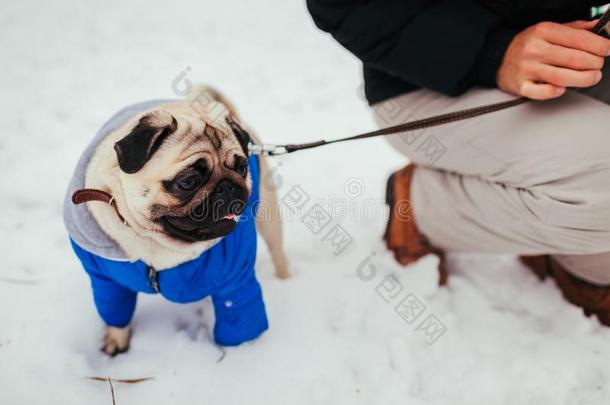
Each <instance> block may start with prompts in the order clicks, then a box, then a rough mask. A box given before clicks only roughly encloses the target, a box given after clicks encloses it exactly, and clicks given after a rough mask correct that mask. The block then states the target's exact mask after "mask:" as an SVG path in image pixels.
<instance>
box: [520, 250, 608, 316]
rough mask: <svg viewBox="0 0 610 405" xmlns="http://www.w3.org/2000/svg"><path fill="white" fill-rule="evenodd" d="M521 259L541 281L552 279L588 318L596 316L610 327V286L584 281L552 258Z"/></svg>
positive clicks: (526, 257)
mask: <svg viewBox="0 0 610 405" xmlns="http://www.w3.org/2000/svg"><path fill="white" fill-rule="evenodd" d="M520 259H521V262H522V263H523V264H525V265H526V266H527V267H529V268H530V269H532V270H533V271H534V272H535V273H536V274H537V275H538V277H540V278H541V279H544V278H545V277H546V276H550V277H552V278H553V279H554V280H555V284H557V287H559V289H560V290H561V292H562V294H563V297H564V298H565V299H566V300H567V301H569V302H571V303H572V304H574V305H576V306H579V307H581V308H582V309H583V312H584V313H585V315H586V316H591V315H595V316H597V318H598V319H599V321H600V322H601V323H602V324H604V325H606V326H610V286H605V287H602V286H598V285H595V284H591V283H589V282H587V281H585V280H582V279H580V278H578V277H576V276H574V275H573V274H571V273H569V272H568V271H567V270H566V269H564V268H563V267H562V266H561V265H560V264H559V263H557V261H555V260H554V259H553V258H552V257H550V256H522V257H521V258H520Z"/></svg>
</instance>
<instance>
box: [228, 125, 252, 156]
mask: <svg viewBox="0 0 610 405" xmlns="http://www.w3.org/2000/svg"><path fill="white" fill-rule="evenodd" d="M227 123H228V124H229V126H230V127H231V130H232V131H233V134H234V135H235V137H236V138H237V141H238V142H239V144H240V145H241V148H242V149H243V150H244V153H245V154H246V156H248V144H249V143H250V134H249V133H247V132H246V130H245V129H243V128H242V127H241V126H240V125H239V124H238V123H237V122H236V121H234V120H233V119H232V118H231V117H228V118H227Z"/></svg>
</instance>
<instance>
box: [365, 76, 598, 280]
mask: <svg viewBox="0 0 610 405" xmlns="http://www.w3.org/2000/svg"><path fill="white" fill-rule="evenodd" d="M607 82H608V84H605V86H604V85H598V86H597V87H596V88H594V89H590V90H589V91H587V92H586V93H587V94H580V93H576V92H568V93H567V94H566V95H565V96H563V97H562V98H560V99H558V100H552V101H545V102H531V103H528V104H525V105H522V106H519V107H514V108H512V109H509V110H505V111H501V112H497V113H493V114H490V115H486V116H483V117H479V118H473V119H470V120H466V121H462V122H459V123H454V124H449V125H444V126H441V127H436V128H430V129H426V130H423V131H416V132H409V133H403V134H399V135H394V136H391V137H389V138H388V140H389V142H390V143H391V144H392V145H393V146H394V147H395V148H396V149H398V151H400V152H401V153H402V154H404V155H405V156H407V157H408V158H409V160H410V161H412V162H414V163H417V164H418V168H417V169H416V171H415V174H414V177H413V182H412V188H411V196H412V201H411V203H412V206H413V212H414V216H415V221H416V223H417V224H418V226H419V228H420V230H421V231H422V232H423V233H424V234H425V235H426V236H427V237H428V238H429V239H430V241H431V242H432V244H434V245H436V246H437V247H439V248H442V249H445V250H448V251H472V252H497V253H514V254H521V255H525V254H547V253H548V254H553V255H554V256H555V257H556V258H557V260H558V261H559V262H560V263H562V264H563V265H564V266H565V267H566V268H567V269H568V270H569V271H571V272H572V273H574V274H576V275H578V276H579V277H581V278H584V279H586V280H588V281H590V282H592V283H596V284H601V285H607V284H610V253H607V252H610V106H608V105H607V104H605V103H604V102H602V101H599V100H603V99H604V98H605V97H606V98H607V97H608V96H610V75H609V79H607ZM606 90H607V91H606ZM512 97H513V96H510V95H507V94H505V93H503V92H501V91H499V90H489V89H485V90H483V89H476V90H471V91H469V92H468V93H466V94H465V95H463V96H461V97H458V98H451V97H446V96H443V95H440V94H438V93H435V92H432V91H428V90H419V91H415V92H412V93H408V94H405V95H402V96H399V97H396V98H393V99H390V100H386V101H384V102H382V103H379V104H377V105H375V106H374V107H373V108H374V111H375V117H376V120H377V123H378V125H379V126H381V127H383V126H389V125H394V124H398V123H401V122H405V121H409V120H412V119H418V118H424V117H428V116H432V115H437V114H442V113H446V112H450V111H456V110H460V109H464V108H470V107H474V106H479V105H485V104H489V103H493V102H498V101H503V100H507V99H510V98H512ZM594 97H595V98H594Z"/></svg>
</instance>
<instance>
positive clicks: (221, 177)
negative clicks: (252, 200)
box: [114, 108, 251, 243]
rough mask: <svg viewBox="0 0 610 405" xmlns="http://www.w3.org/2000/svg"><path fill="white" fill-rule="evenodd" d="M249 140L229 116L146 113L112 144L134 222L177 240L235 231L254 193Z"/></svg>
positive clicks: (157, 235) (196, 239) (158, 235)
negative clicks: (207, 117)
mask: <svg viewBox="0 0 610 405" xmlns="http://www.w3.org/2000/svg"><path fill="white" fill-rule="evenodd" d="M248 141H249V136H248V134H247V133H246V132H245V131H244V130H243V129H242V128H241V127H240V126H239V125H238V124H237V123H236V122H235V121H234V120H233V119H232V118H230V117H229V116H228V115H226V116H225V117H224V118H223V119H222V120H218V119H217V120H214V121H213V122H210V121H207V120H206V119H204V118H202V117H201V116H198V115H194V114H188V113H184V114H182V113H181V111H180V110H179V109H175V110H172V109H167V108H166V109H160V110H155V111H152V112H149V113H147V114H145V115H144V116H142V117H141V118H140V119H139V121H138V122H137V124H136V125H135V126H134V127H133V129H132V130H131V131H130V132H129V134H128V135H126V136H124V137H123V138H122V139H120V140H119V141H118V142H116V143H115V146H114V148H115V151H116V156H117V160H118V164H119V167H120V169H121V172H122V173H121V186H122V188H123V191H124V199H125V203H126V205H127V208H128V210H129V213H130V215H131V216H132V217H133V218H134V220H135V222H136V224H135V226H137V227H138V228H139V230H140V231H147V232H148V233H151V232H152V233H153V235H152V236H153V237H155V238H157V239H165V240H168V239H170V240H173V241H174V242H180V243H194V242H200V241H207V240H211V239H215V238H218V237H222V236H225V235H227V234H228V233H230V232H231V231H232V230H233V229H234V228H235V226H236V224H237V220H238V217H239V215H240V214H241V213H242V212H243V211H244V209H245V208H246V204H247V201H248V198H249V196H250V187H251V184H250V183H251V181H250V177H249V174H248V160H247V145H248Z"/></svg>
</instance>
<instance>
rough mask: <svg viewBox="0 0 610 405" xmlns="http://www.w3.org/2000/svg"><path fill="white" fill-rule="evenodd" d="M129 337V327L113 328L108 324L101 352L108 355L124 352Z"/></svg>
mask: <svg viewBox="0 0 610 405" xmlns="http://www.w3.org/2000/svg"><path fill="white" fill-rule="evenodd" d="M130 338H131V328H130V327H129V326H126V327H124V328H115V327H114V326H108V327H107V328H106V336H104V345H103V346H102V352H104V353H106V354H107V355H108V356H112V357H114V356H116V355H117V354H121V353H125V352H126V351H127V350H129V339H130Z"/></svg>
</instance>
